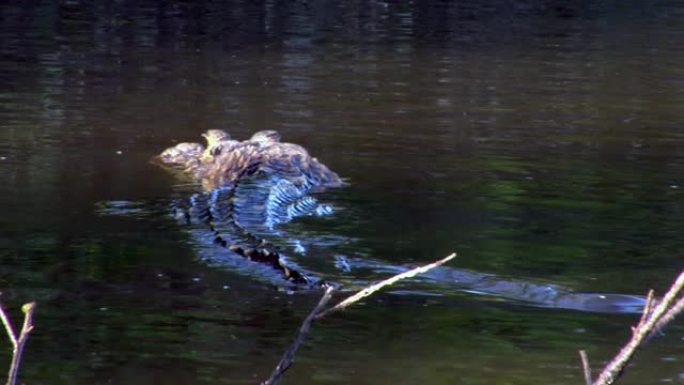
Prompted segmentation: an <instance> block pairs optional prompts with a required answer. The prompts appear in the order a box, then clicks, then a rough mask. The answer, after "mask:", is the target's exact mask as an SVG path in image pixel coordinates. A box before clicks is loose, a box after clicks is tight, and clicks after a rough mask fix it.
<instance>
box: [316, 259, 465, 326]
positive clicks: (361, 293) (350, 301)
mask: <svg viewBox="0 0 684 385" xmlns="http://www.w3.org/2000/svg"><path fill="white" fill-rule="evenodd" d="M454 258H456V253H451V254H450V255H448V256H446V257H444V258H442V259H440V260H439V261H436V262H433V263H430V264H428V265H425V266H419V267H416V268H415V269H411V270H409V271H405V272H403V273H401V274H397V275H395V276H392V277H390V278H387V279H385V280H383V281H380V282H378V283H375V284H373V285H370V286H368V287H365V288H363V289H361V290H360V291H359V292H357V293H356V294H354V295H352V296H350V297H348V298H346V299H345V300H343V301H342V302H340V303H338V304H337V305H335V306H333V307H331V308H330V309H328V310H326V311H323V312H321V313H320V314H318V315H317V316H316V319H319V318H323V317H325V316H327V315H328V314H330V313H334V312H336V311H340V310H343V309H345V308H346V307H348V306H349V305H352V304H353V303H356V302H358V301H360V300H362V299H363V298H366V297H368V296H369V295H371V294H373V293H375V292H376V291H378V290H380V289H382V288H383V287H385V286H389V285H392V284H394V283H396V282H397V281H400V280H402V279H406V278H412V277H415V276H416V275H418V274H422V273H425V272H427V271H429V270H431V269H434V268H435V267H437V266H440V265H443V264H445V263H447V262H449V261H451V260H452V259H454Z"/></svg>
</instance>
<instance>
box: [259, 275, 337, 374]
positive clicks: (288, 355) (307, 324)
mask: <svg viewBox="0 0 684 385" xmlns="http://www.w3.org/2000/svg"><path fill="white" fill-rule="evenodd" d="M333 290H334V289H333V288H332V287H331V286H328V287H327V288H326V289H325V293H323V297H321V299H320V300H319V301H318V305H316V307H315V308H314V309H313V310H312V311H311V313H309V315H308V316H307V317H306V319H304V322H302V326H300V327H299V333H297V337H295V340H294V342H292V345H290V347H289V348H287V350H286V351H285V353H284V354H283V358H281V359H280V362H278V365H277V366H276V367H275V369H274V370H273V373H271V377H269V379H268V380H266V381H264V382H262V383H261V384H262V385H274V384H277V383H278V381H280V378H281V377H282V376H283V374H285V372H286V371H287V369H289V368H290V366H292V364H293V363H294V358H295V353H296V352H297V349H299V345H301V343H302V341H303V340H304V337H305V336H306V334H307V333H308V332H309V328H311V323H312V322H313V320H314V318H315V316H316V314H318V312H319V311H321V309H322V308H323V306H325V305H326V304H327V303H328V301H330V298H331V297H332V292H333Z"/></svg>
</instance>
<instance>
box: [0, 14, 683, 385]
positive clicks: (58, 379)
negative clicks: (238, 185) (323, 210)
mask: <svg viewBox="0 0 684 385" xmlns="http://www.w3.org/2000/svg"><path fill="white" fill-rule="evenodd" d="M98 4H100V5H93V4H92V3H91V2H80V1H77V0H76V1H60V2H54V3H53V2H41V1H21V2H19V1H17V2H10V3H5V4H3V5H2V6H0V54H1V55H0V208H2V216H0V261H1V264H0V290H1V291H2V292H3V294H4V295H3V304H4V306H5V307H6V308H8V309H9V311H10V313H11V316H12V318H13V320H14V322H15V324H19V323H20V318H21V317H20V314H19V310H18V309H19V306H20V305H21V304H22V303H24V302H27V301H31V300H35V301H37V303H38V308H37V313H36V316H35V323H36V329H35V331H34V333H33V334H32V335H31V338H30V340H29V343H28V345H27V348H26V351H25V355H24V362H23V365H22V371H21V373H20V377H21V380H22V382H25V383H28V384H70V385H74V384H216V383H221V384H256V383H258V382H259V381H261V380H264V379H265V378H267V377H268V375H269V374H270V371H271V370H272V369H273V367H274V366H275V364H276V363H277V361H278V360H279V358H280V356H281V354H282V352H283V351H284V349H285V348H286V346H287V345H288V344H289V342H290V341H291V339H292V338H293V335H294V333H295V331H296V329H297V328H298V326H299V324H300V322H301V320H302V319H303V318H304V317H305V316H306V314H307V313H308V312H309V310H310V309H311V308H312V307H313V306H314V305H315V303H316V302H317V300H318V298H319V297H320V295H321V291H320V290H313V289H311V290H306V289H305V290H294V291H293V290H292V289H291V288H289V287H287V286H283V285H281V284H280V283H278V282H275V281H273V280H272V279H270V278H268V277H263V276H260V271H258V269H257V271H256V272H255V271H253V270H254V269H252V270H250V269H251V267H249V266H247V267H245V266H240V263H232V262H231V259H230V257H226V256H225V255H219V253H218V251H216V247H214V246H212V245H211V242H210V241H209V240H208V239H207V237H206V230H202V229H201V228H199V227H192V226H190V225H184V224H179V223H177V222H176V221H175V220H174V219H173V218H172V217H171V216H170V215H169V207H170V204H171V202H172V201H174V200H183V199H187V197H188V196H189V194H190V191H189V190H192V187H188V186H184V185H183V183H184V182H183V181H181V180H179V179H178V178H177V177H176V176H174V175H172V174H171V173H168V172H166V171H165V170H163V169H161V168H159V167H157V166H155V165H153V164H151V163H150V162H149V161H150V158H151V157H152V156H154V155H155V154H157V153H159V152H160V151H161V150H163V149H164V148H166V147H168V146H171V145H173V144H175V143H177V142H179V141H196V140H199V139H200V137H199V135H200V133H201V132H203V131H205V130H207V129H210V128H224V129H226V130H228V131H229V132H230V133H231V134H232V135H233V136H235V137H237V138H240V139H244V138H247V137H248V136H249V135H251V133H253V132H254V131H257V130H262V129H276V130H278V131H280V132H281V133H282V135H283V137H284V139H285V140H286V141H289V142H294V143H299V144H302V145H304V146H305V147H306V148H308V149H309V151H310V152H311V153H312V154H313V155H314V156H317V157H318V158H319V159H320V160H322V161H323V162H325V163H326V164H327V165H328V166H329V167H330V168H331V169H333V170H335V171H336V172H337V173H339V174H340V175H341V176H342V177H344V178H346V180H347V182H348V186H346V187H344V188H341V189H336V190H334V191H328V192H324V193H322V194H319V195H318V196H317V198H318V199H319V200H320V201H322V202H326V203H328V204H330V205H331V206H332V207H334V209H335V213H334V214H333V215H331V216H328V217H322V218H303V219H298V220H295V221H293V222H292V223H290V224H285V225H282V226H280V228H279V232H280V233H279V234H278V236H277V237H276V236H275V235H274V240H273V242H274V243H276V244H277V245H278V246H279V247H281V250H282V253H283V255H284V256H286V257H287V258H288V260H290V261H292V263H295V264H297V265H298V266H301V267H302V269H304V270H305V271H307V272H310V273H311V274H313V275H315V276H317V277H319V278H322V279H326V280H330V281H334V282H337V283H339V284H342V285H343V287H344V288H348V290H351V289H354V288H358V287H360V286H362V285H365V284H367V283H368V282H369V281H373V280H377V279H380V278H382V277H386V276H388V274H389V273H391V272H396V271H400V270H401V269H403V268H405V267H408V266H414V265H417V264H421V263H427V262H429V261H432V260H435V259H437V258H441V257H443V256H445V255H447V254H449V253H450V252H452V251H456V252H458V254H459V257H458V258H457V259H456V260H454V261H452V262H451V263H450V264H449V266H448V267H446V268H443V269H440V270H438V271H435V272H434V273H433V274H431V275H428V277H425V278H422V279H417V280H413V281H409V282H404V283H401V284H399V285H396V286H394V287H393V288H391V289H390V290H388V291H386V292H384V293H380V294H377V295H375V296H374V297H371V298H369V299H368V300H366V301H364V302H362V303H360V304H358V305H356V306H354V307H352V308H350V309H349V310H347V311H345V312H344V313H340V314H337V315H334V316H331V317H330V318H328V319H326V320H325V321H323V322H321V323H319V324H316V325H315V326H314V327H313V329H312V332H311V334H310V335H309V337H308V338H307V340H306V341H305V342H304V345H303V347H302V349H301V350H300V351H299V353H298V356H297V362H296V364H295V365H294V366H293V367H292V369H291V370H290V371H289V372H288V373H287V375H286V377H285V379H284V383H286V384H351V383H354V384H548V383H554V384H580V383H582V382H583V380H582V377H581V370H580V365H579V357H578V354H577V350H578V349H586V350H587V351H588V354H589V358H590V361H591V362H592V364H593V366H594V367H595V368H598V367H600V366H601V364H602V363H603V362H604V361H605V360H606V359H608V358H609V357H611V356H612V354H613V353H615V352H616V351H617V350H618V348H619V346H620V345H621V344H622V343H623V342H624V341H625V339H626V338H628V336H629V334H630V332H629V326H630V325H632V324H634V323H636V322H637V320H638V314H635V312H636V311H638V308H637V307H634V306H632V307H602V306H599V307H594V308H592V307H587V306H584V305H581V306H580V305H577V304H575V303H574V302H572V303H568V302H563V301H560V300H559V299H558V298H559V297H558V296H557V295H556V293H604V294H611V293H613V294H625V295H629V296H634V297H625V298H634V299H635V301H636V302H638V300H640V298H641V297H637V296H642V295H644V294H645V293H646V292H647V290H648V289H650V288H654V289H656V290H658V291H660V292H662V291H663V290H664V289H665V288H666V287H667V286H668V285H669V283H670V282H671V281H672V280H673V279H674V277H675V276H676V275H677V273H678V272H679V271H680V270H681V268H682V266H683V265H684V264H683V263H682V260H683V251H682V250H683V246H684V237H682V232H683V231H684V65H683V64H682V63H684V6H682V5H681V4H677V3H676V2H671V3H670V2H660V1H646V2H639V1H595V2H589V1H579V2H563V1H533V0H529V1H522V2H504V1H491V2H478V1H462V2H457V3H450V2H442V1H433V2H399V3H394V2H378V1H370V2H364V1H357V2H346V1H339V2H336V1H320V2H316V1H293V2H284V1H283V2H281V1H203V2H197V3H195V2H175V3H172V2H165V1H144V2H133V1H115V2H109V3H106V4H105V3H104V2H98ZM544 293H546V294H544ZM340 297H341V295H338V296H336V297H335V298H336V299H337V298H340ZM563 298H567V297H563ZM573 298H574V297H573ZM582 298H584V297H582ZM683 339H684V328H683V327H682V326H681V325H674V326H673V327H671V328H669V329H667V330H666V331H665V333H664V335H663V336H661V337H659V338H657V339H656V340H654V341H653V342H652V343H651V344H650V345H649V346H648V347H647V348H646V349H645V350H644V351H643V352H642V354H641V355H640V356H639V357H638V358H637V360H636V361H635V364H634V366H633V367H631V368H630V369H629V370H628V372H627V374H626V377H625V379H624V382H622V383H623V384H646V383H650V384H655V383H661V382H671V383H684V345H682V340H683ZM3 341H5V340H4V339H3ZM1 344H2V345H1V346H0V347H1V348H2V353H1V356H0V358H2V360H1V362H6V363H7V364H9V361H10V357H11V355H10V346H9V343H8V342H2V343H1ZM2 365H4V364H2Z"/></svg>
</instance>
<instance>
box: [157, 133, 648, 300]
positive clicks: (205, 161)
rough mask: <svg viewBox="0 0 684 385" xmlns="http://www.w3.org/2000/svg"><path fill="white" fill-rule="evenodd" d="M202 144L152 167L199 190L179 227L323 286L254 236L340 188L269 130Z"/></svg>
mask: <svg viewBox="0 0 684 385" xmlns="http://www.w3.org/2000/svg"><path fill="white" fill-rule="evenodd" d="M203 137H204V138H205V139H206V146H205V145H202V144H200V143H187V142H186V143H180V144H177V145H175V146H173V147H170V148H167V149H166V150H164V151H163V152H162V153H161V154H160V155H158V156H157V157H156V158H155V161H156V163H160V164H161V165H163V166H165V167H167V168H170V169H172V170H176V171H179V172H180V173H181V174H182V175H183V176H184V177H185V178H190V179H192V180H194V182H196V183H198V184H200V185H201V186H202V191H200V192H195V193H194V194H192V196H191V197H190V198H189V199H188V200H187V201H185V202H179V204H176V205H175V206H174V215H175V216H176V217H177V218H178V219H180V220H183V221H186V222H190V223H202V224H204V225H206V228H207V229H208V230H209V232H208V235H206V234H205V235H198V237H199V238H202V239H203V240H204V241H209V242H213V243H214V244H216V246H217V247H220V248H221V249H223V251H222V253H223V254H225V253H229V254H231V255H233V256H234V258H237V259H239V260H244V259H247V260H249V261H251V262H248V264H252V265H254V266H256V265H261V266H269V269H275V271H276V272H277V273H278V274H280V275H281V278H284V279H285V282H286V283H288V284H290V285H295V286H297V287H311V286H317V285H319V284H321V283H323V282H324V280H323V279H321V278H316V274H314V273H312V272H305V271H303V270H302V269H300V268H299V267H298V266H296V264H294V263H293V262H291V261H289V260H287V259H286V258H285V257H284V256H283V255H282V253H281V252H279V250H278V248H277V247H276V246H274V245H273V244H272V243H271V242H270V241H269V240H266V239H264V237H262V236H261V235H256V234H269V233H270V232H272V231H274V230H275V229H276V228H277V225H278V224H280V223H285V222H289V221H290V220H292V219H294V218H297V217H300V216H305V215H319V216H323V215H329V214H331V213H332V212H333V208H332V207H331V206H330V205H326V204H322V203H319V202H318V200H316V199H315V198H314V197H312V195H311V194H313V193H317V192H321V191H324V190H326V189H328V188H337V187H342V186H344V185H345V183H344V182H343V180H342V179H341V178H340V177H339V176H338V175H337V174H336V173H334V172H333V171H331V170H330V169H329V168H328V167H327V166H325V165H324V164H323V163H321V162H320V161H319V160H318V159H316V158H314V157H312V156H310V155H309V153H308V151H307V150H306V149H304V148H303V147H302V146H299V145H297V144H293V143H284V142H281V137H280V135H279V134H278V133H277V132H276V131H272V130H267V131H259V132H257V133H255V134H254V135H253V136H252V137H251V138H250V139H248V140H245V141H238V140H234V139H232V138H231V137H230V135H228V133H226V132H225V131H223V130H209V131H207V132H206V133H204V134H203ZM286 237H287V236H286ZM337 258H338V260H337V261H336V263H340V264H341V265H342V266H344V268H345V269H351V268H359V269H371V270H372V271H375V272H401V271H404V270H406V269H408V268H407V267H404V266H396V265H390V264H387V263H383V262H381V261H373V260H369V259H364V258H344V257H339V256H338V257H337ZM205 259H206V260H209V261H210V260H211V259H212V258H211V257H208V258H205ZM224 260H225V258H224ZM229 264H231V263H229ZM231 265H233V266H235V264H234V263H232V264H231ZM254 266H253V267H254ZM422 279H427V280H430V281H433V282H438V283H441V284H444V283H448V284H450V285H456V286H457V287H458V288H459V289H460V290H464V291H468V292H475V293H481V294H487V295H493V296H495V297H497V298H502V299H505V300H512V301H517V302H525V303H529V304H532V305H535V306H545V307H557V308H566V309H576V310H584V311H597V312H639V311H640V310H641V308H642V306H643V304H644V298H643V297H641V296H633V295H624V294H601V293H578V292H574V291H572V290H569V289H567V288H563V287H561V286H557V285H552V284H541V283H532V282H527V281H524V280H515V279H502V278H501V277H498V276H495V275H492V274H485V273H479V272H474V271H470V270H466V269H456V268H451V267H440V268H437V269H435V270H433V271H431V272H429V273H428V274H427V275H426V276H424V277H423V278H422ZM328 283H330V282H328ZM332 284H334V283H332Z"/></svg>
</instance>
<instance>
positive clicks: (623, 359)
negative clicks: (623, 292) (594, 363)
mask: <svg viewBox="0 0 684 385" xmlns="http://www.w3.org/2000/svg"><path fill="white" fill-rule="evenodd" d="M682 288H684V271H682V272H681V273H680V274H679V276H678V277H677V279H676V280H675V282H674V283H673V284H672V286H671V287H670V289H669V290H668V292H667V293H666V294H665V296H663V299H662V300H661V301H660V302H659V303H658V304H657V305H656V306H655V307H653V306H652V304H649V303H647V305H646V306H645V307H644V314H643V315H642V317H641V320H640V321H639V324H638V326H637V327H636V328H634V329H633V331H632V338H631V339H630V340H629V341H628V342H627V344H625V346H623V348H622V349H620V352H618V354H617V355H616V356H615V357H614V358H613V359H612V360H611V361H610V362H609V363H608V364H607V365H606V366H605V368H604V369H603V371H601V374H599V376H598V378H597V379H596V381H595V382H594V385H609V384H613V383H615V381H616V380H617V379H618V378H619V377H620V376H621V375H622V372H623V371H624V369H625V367H626V366H627V364H628V363H629V361H631V359H632V358H633V357H634V354H635V353H636V351H637V350H638V349H639V348H640V347H641V346H642V345H643V344H644V343H645V342H646V341H647V340H648V338H650V337H651V336H652V335H653V334H654V332H655V331H656V330H660V329H661V328H663V327H664V326H665V325H666V324H667V323H669V322H670V321H672V320H673V319H674V318H675V317H676V316H677V315H678V314H679V313H681V311H682V310H684V299H682V298H680V299H679V300H677V302H676V303H674V304H673V301H675V299H676V298H677V297H678V296H679V294H680V293H681V291H682ZM649 297H650V296H649Z"/></svg>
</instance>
